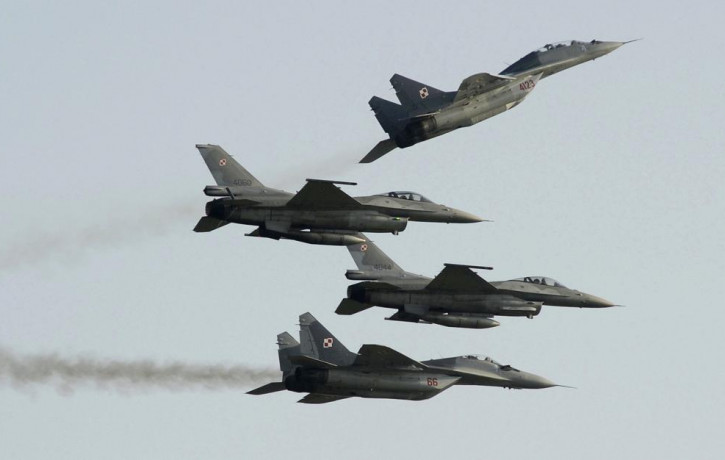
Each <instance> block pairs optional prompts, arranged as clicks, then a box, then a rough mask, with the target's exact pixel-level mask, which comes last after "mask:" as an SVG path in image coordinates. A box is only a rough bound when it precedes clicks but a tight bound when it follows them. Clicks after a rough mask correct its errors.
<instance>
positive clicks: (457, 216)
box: [450, 209, 485, 224]
mask: <svg viewBox="0 0 725 460" xmlns="http://www.w3.org/2000/svg"><path fill="white" fill-rule="evenodd" d="M451 211H452V212H451V220H450V223H452V224H475V223H477V222H483V221H484V220H485V219H481V218H480V217H478V216H477V215H475V214H471V213H470V212H466V211H461V210H459V209H451Z"/></svg>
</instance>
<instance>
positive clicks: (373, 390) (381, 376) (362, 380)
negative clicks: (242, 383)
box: [248, 313, 563, 404]
mask: <svg viewBox="0 0 725 460" xmlns="http://www.w3.org/2000/svg"><path fill="white" fill-rule="evenodd" d="M299 319H300V341H299V342H298V341H297V340H295V339H294V337H292V335H290V334H289V333H287V332H283V333H282V334H279V335H278V336H277V344H278V346H279V350H278V353H279V366H280V370H281V371H282V381H281V382H272V383H268V384H266V385H264V386H262V387H259V388H257V389H254V390H252V391H249V392H248V394H252V395H263V394H268V393H273V392H276V391H283V390H289V391H294V392H297V393H309V394H308V395H306V396H305V397H304V398H302V399H300V400H299V402H301V403H307V404H322V403H328V402H332V401H337V400H340V399H345V398H350V397H361V398H386V399H407V400H422V399H429V398H432V397H433V396H436V395H438V394H440V393H441V392H442V391H443V390H446V389H448V388H450V387H452V386H453V385H482V386H493V387H503V388H515V389H539V388H549V387H554V386H563V385H556V384H555V383H553V382H551V381H549V380H547V379H545V378H544V377H541V376H538V375H535V374H531V373H528V372H524V371H520V370H518V369H515V368H513V367H511V366H510V365H502V364H499V363H497V362H496V361H494V360H492V359H490V358H481V357H478V356H475V355H468V356H459V357H453V358H442V359H433V360H430V361H415V360H413V359H411V358H409V357H407V356H405V355H403V354H401V353H399V352H397V351H395V350H393V349H392V348H388V347H385V346H382V345H363V346H362V347H361V348H360V350H358V352H357V353H352V352H351V351H349V350H348V349H347V348H346V347H345V346H344V345H343V344H342V342H340V341H339V340H338V339H337V338H336V337H335V336H334V335H332V334H331V333H330V331H328V330H327V329H326V328H325V326H323V325H322V324H321V323H320V322H319V321H317V320H316V319H315V317H314V316H312V315H311V314H309V313H305V314H303V315H300V318H299Z"/></svg>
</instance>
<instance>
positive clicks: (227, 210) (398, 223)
mask: <svg viewBox="0 0 725 460" xmlns="http://www.w3.org/2000/svg"><path fill="white" fill-rule="evenodd" d="M196 147H197V148H198V149H199V152H200V153H201V156H202V158H203V159H204V161H205V162H206V165H207V166H208V167H209V170H210V171H211V174H212V176H213V177H214V179H215V180H216V183H217V185H209V186H207V187H206V188H204V193H205V194H206V195H207V196H212V197H221V198H216V199H214V200H213V201H210V202H208V203H207V204H206V216H204V217H202V218H201V219H200V220H199V222H198V223H197V225H196V227H195V228H194V231H195V232H210V231H212V230H216V229H217V228H220V227H222V226H224V225H226V224H228V223H230V222H234V223H238V224H246V225H257V226H258V228H257V229H256V230H254V231H253V232H252V233H249V234H248V235H247V236H258V237H265V238H272V239H275V240H279V239H280V238H286V239H290V240H297V241H302V242H305V243H310V244H325V245H348V244H355V243H360V242H363V241H364V240H361V239H360V238H359V237H357V236H355V233H356V232H361V231H366V232H378V233H387V232H390V233H395V234H397V233H398V232H401V231H403V230H405V227H406V226H407V225H408V221H419V222H445V223H472V222H481V221H482V220H483V219H481V218H479V217H477V216H474V215H473V214H470V213H467V212H464V211H461V210H458V209H454V208H451V207H449V206H445V205H441V204H437V203H434V202H432V201H431V200H429V199H427V198H425V197H424V196H422V195H420V194H418V193H415V192H409V191H399V192H388V193H384V194H380V195H373V196H363V197H357V198H353V197H351V196H349V195H347V194H346V193H345V192H343V191H342V190H340V189H339V188H338V187H337V186H336V184H344V185H356V184H355V183H354V182H335V181H327V180H317V179H307V183H306V184H305V186H304V187H302V190H300V191H299V192H298V193H297V194H294V193H289V192H285V191H282V190H276V189H273V188H269V187H265V186H264V185H262V183H261V182H260V181H259V180H257V178H255V177H254V176H253V175H251V174H250V173H249V171H247V170H246V169H244V167H243V166H242V165H240V164H239V163H238V162H237V161H235V160H234V158H232V156H231V155H229V154H228V153H227V152H225V151H224V149H222V148H221V147H219V146H218V145H197V146H196Z"/></svg>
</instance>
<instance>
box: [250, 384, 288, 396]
mask: <svg viewBox="0 0 725 460" xmlns="http://www.w3.org/2000/svg"><path fill="white" fill-rule="evenodd" d="M284 390H286V388H285V386H284V382H272V383H268V384H266V385H263V386H261V387H259V388H255V389H254V390H251V391H247V394H248V395H266V394H269V393H274V392H276V391H284Z"/></svg>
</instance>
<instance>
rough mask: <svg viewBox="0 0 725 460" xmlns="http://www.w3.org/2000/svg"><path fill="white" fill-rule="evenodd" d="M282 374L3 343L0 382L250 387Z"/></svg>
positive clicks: (69, 387)
mask: <svg viewBox="0 0 725 460" xmlns="http://www.w3.org/2000/svg"><path fill="white" fill-rule="evenodd" d="M279 378H280V372H279V371H275V370H272V369H260V368H253V367H248V366H241V365H234V366H223V365H202V364H188V363H183V362H172V363H168V364H159V363H156V362H153V361H148V360H140V361H121V360H106V359H96V358H90V357H76V358H68V357H62V356H59V355H58V354H55V353H51V354H36V355H27V356H24V355H18V354H16V353H14V352H12V351H11V350H8V349H7V348H2V347H0V384H9V385H11V386H12V387H15V388H17V389H26V388H29V387H32V386H33V385H51V386H55V387H56V388H57V389H59V390H62V391H63V392H65V393H68V392H72V391H73V390H75V389H77V388H80V387H84V386H88V385H89V384H95V386H96V387H98V388H103V389H106V388H112V389H116V390H121V391H129V390H131V391H133V390H148V389H153V388H162V389H166V390H177V391H178V390H190V389H207V390H219V389H246V388H249V387H250V386H252V385H254V384H257V383H259V382H269V381H274V380H279Z"/></svg>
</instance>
